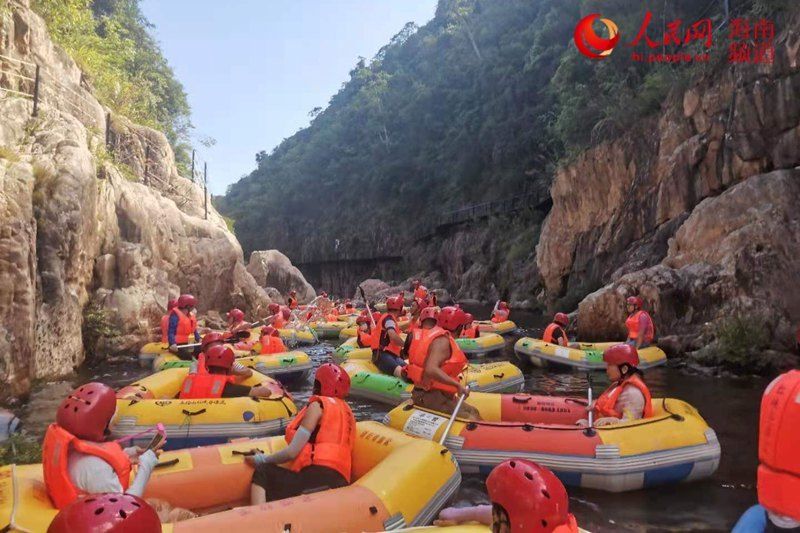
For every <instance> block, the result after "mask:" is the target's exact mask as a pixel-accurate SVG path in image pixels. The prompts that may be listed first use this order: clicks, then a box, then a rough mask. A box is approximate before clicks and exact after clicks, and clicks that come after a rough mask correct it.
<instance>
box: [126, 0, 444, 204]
mask: <svg viewBox="0 0 800 533" xmlns="http://www.w3.org/2000/svg"><path fill="white" fill-rule="evenodd" d="M141 5H142V10H143V12H144V14H145V16H146V17H147V18H148V19H149V20H150V22H151V23H153V24H154V25H155V29H154V30H153V33H154V35H155V37H156V39H157V40H158V41H159V43H160V44H161V49H162V50H163V52H164V55H165V56H166V58H167V60H168V61H169V63H170V65H171V66H172V68H173V69H174V70H175V74H176V76H177V78H178V79H179V80H180V81H181V83H183V86H184V88H185V89H186V92H187V94H188V95H189V103H190V105H191V107H192V122H193V123H194V126H195V131H194V134H193V144H195V146H196V147H197V148H198V155H199V156H200V157H202V158H203V159H204V160H205V161H207V162H208V180H209V189H210V190H211V192H212V193H214V194H223V193H224V192H225V189H226V188H227V186H228V185H229V184H231V183H234V182H236V181H238V180H239V178H241V177H242V176H244V175H246V174H249V173H250V172H251V171H252V170H253V169H254V168H255V166H256V164H255V154H256V153H257V152H259V151H261V150H266V151H267V152H269V151H271V150H272V149H273V148H274V147H275V146H277V145H278V144H280V142H281V141H282V140H283V139H284V138H286V137H290V136H291V135H293V134H294V133H296V132H297V131H298V130H299V129H301V128H302V127H304V126H306V125H308V122H309V120H310V119H309V116H308V112H309V111H311V110H312V109H313V108H315V107H318V106H319V107H326V106H327V105H328V101H329V100H330V98H331V96H333V95H334V94H335V93H336V92H337V91H338V90H339V88H340V87H341V85H342V83H343V82H345V81H347V79H348V77H349V76H348V73H349V72H350V70H351V69H352V68H353V66H354V65H355V64H356V62H357V60H358V56H364V57H367V58H371V57H372V56H374V55H375V53H376V52H377V51H378V50H379V49H380V48H381V47H382V46H383V45H385V44H387V43H388V42H389V39H391V38H392V36H393V35H395V34H396V33H397V32H399V31H400V30H401V29H402V28H403V25H405V23H406V22H409V21H414V22H416V23H417V24H418V25H420V26H422V25H424V24H425V23H426V22H428V21H429V20H430V19H432V18H433V15H434V11H435V10H436V0H230V1H228V2H220V1H219V0H143V1H142V4H141ZM209 137H210V138H213V139H215V140H216V144H215V145H214V146H212V147H211V148H206V147H204V146H202V145H201V144H200V141H201V140H202V139H204V138H209Z"/></svg>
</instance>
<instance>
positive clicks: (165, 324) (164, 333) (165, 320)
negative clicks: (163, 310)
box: [161, 313, 169, 344]
mask: <svg viewBox="0 0 800 533" xmlns="http://www.w3.org/2000/svg"><path fill="white" fill-rule="evenodd" d="M168 333H169V313H167V314H166V315H164V316H162V317H161V342H162V344H167V343H168V342H169V337H168Z"/></svg>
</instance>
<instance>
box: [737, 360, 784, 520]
mask: <svg viewBox="0 0 800 533" xmlns="http://www.w3.org/2000/svg"><path fill="white" fill-rule="evenodd" d="M798 399H800V370H791V371H789V372H786V373H785V374H781V375H780V376H778V377H777V378H775V380H774V381H773V382H772V383H770V384H769V385H768V386H767V388H766V390H765V391H764V395H763V397H762V398H761V415H760V419H759V426H758V460H759V463H760V464H759V466H758V474H757V476H758V505H754V506H753V507H751V508H750V509H748V510H747V511H745V513H744V514H743V515H742V517H741V518H740V519H739V522H737V524H736V525H735V526H734V528H733V533H751V532H752V533H763V532H767V531H775V532H777V531H780V532H785V533H789V532H790V531H793V532H800V459H798V455H797V452H798V450H800V401H799V400H798Z"/></svg>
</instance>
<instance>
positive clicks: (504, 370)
mask: <svg viewBox="0 0 800 533" xmlns="http://www.w3.org/2000/svg"><path fill="white" fill-rule="evenodd" d="M342 368H344V369H345V371H346V372H347V374H348V375H349V376H350V395H351V396H353V397H356V398H366V399H368V400H373V401H376V402H381V403H386V404H389V405H398V404H399V403H401V402H403V401H405V400H408V399H410V398H411V390H412V389H413V388H414V385H413V384H411V383H409V382H408V381H405V380H403V379H401V378H398V377H395V376H389V375H387V374H384V373H382V372H381V371H380V370H378V368H377V367H376V366H375V365H374V364H373V363H372V361H371V360H369V359H361V360H358V359H354V360H350V361H347V362H345V363H344V364H342ZM461 381H462V382H463V383H464V384H467V385H469V386H470V388H471V389H472V390H476V391H482V392H517V391H519V390H521V389H522V386H523V384H524V382H525V378H524V377H523V375H522V372H521V371H520V369H519V368H517V367H516V366H514V365H512V364H511V363H509V362H508V361H497V362H492V363H484V364H470V365H469V367H468V369H467V371H466V372H464V374H463V375H462V376H461Z"/></svg>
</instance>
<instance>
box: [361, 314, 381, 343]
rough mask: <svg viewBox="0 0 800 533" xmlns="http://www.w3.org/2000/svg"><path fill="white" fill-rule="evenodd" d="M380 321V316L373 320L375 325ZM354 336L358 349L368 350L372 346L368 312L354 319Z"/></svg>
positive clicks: (370, 321) (370, 323)
mask: <svg viewBox="0 0 800 533" xmlns="http://www.w3.org/2000/svg"><path fill="white" fill-rule="evenodd" d="M378 320H380V315H379V316H378V317H377V318H376V319H375V323H376V324H377V322H378ZM356 335H357V337H358V340H357V341H356V342H357V343H358V347H359V348H369V347H370V346H372V320H370V316H369V311H367V310H366V309H365V310H364V311H362V312H361V314H360V315H358V318H356Z"/></svg>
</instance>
